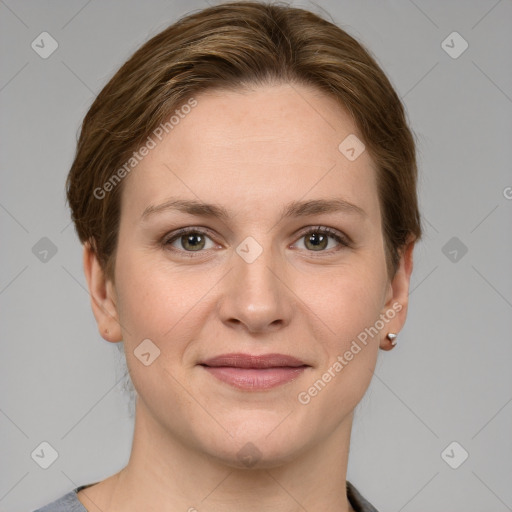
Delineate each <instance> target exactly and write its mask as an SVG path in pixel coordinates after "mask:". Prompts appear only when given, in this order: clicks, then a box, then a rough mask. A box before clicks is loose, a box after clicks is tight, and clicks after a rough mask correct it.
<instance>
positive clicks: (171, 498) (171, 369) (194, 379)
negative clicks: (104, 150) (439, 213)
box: [78, 84, 414, 512]
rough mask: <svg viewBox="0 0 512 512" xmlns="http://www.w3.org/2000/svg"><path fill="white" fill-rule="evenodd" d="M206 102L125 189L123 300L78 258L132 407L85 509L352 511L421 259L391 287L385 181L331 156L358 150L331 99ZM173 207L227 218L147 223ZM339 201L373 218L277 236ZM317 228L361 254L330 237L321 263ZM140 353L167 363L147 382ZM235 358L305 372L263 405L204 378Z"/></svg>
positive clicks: (247, 94) (282, 88) (362, 165)
mask: <svg viewBox="0 0 512 512" xmlns="http://www.w3.org/2000/svg"><path fill="white" fill-rule="evenodd" d="M196 99H197V102H198V104H197V106H196V107H195V108H194V109H193V110H192V111H191V113H190V114H189V115H187V116H186V117H185V118H184V119H183V120H181V121H180V123H179V124H178V125H177V126H175V127H174V129H173V130H172V131H171V132H170V133H169V134H168V135H166V136H165V138H164V139H163V140H162V142H160V143H159V144H158V145H157V147H156V148H155V149H153V150H152V151H150V153H149V154H148V155H147V156H146V157H145V158H144V159H143V160H142V161H141V162H140V163H139V165H138V166H137V168H136V169H135V170H134V171H133V172H132V173H131V174H130V175H129V176H128V177H127V178H126V179H125V182H124V189H123V194H122V208H121V222H120V232H119V245H118V248H117V253H116V264H115V285H114V283H113V282H112V281H111V280H109V279H107V278H106V276H105V274H104V272H103V270H102V268H101V266H100V264H99V263H98V260H97V258H96V257H95V255H94V253H93V251H91V249H90V247H89V246H88V245H87V244H85V246H84V269H85V275H86V278H87V282H88V285H89V290H90V293H91V299H92V300H91V304H92V308H93V312H94V315H95V318H96V320H97V323H98V328H99V331H100V333H101V335H102V336H103V337H104V338H105V339H106V340H107V341H110V342H119V341H121V340H123V341H124V343H125V352H126V355H127V365H128V368H129V371H130V375H131V378H132V380H133V383H134V386H135V388H136V390H137V401H136V418H135V432H134V440H133V446H132V452H131V456H130V460H129V463H128V465H127V466H126V467H125V468H124V469H122V470H121V471H120V472H119V473H117V474H115V475H113V476H111V477H110V478H108V479H106V480H104V481H102V482H100V483H98V484H96V485H94V486H92V487H90V488H88V489H85V490H83V491H81V492H79V493H78V498H79V500H80V501H81V502H82V503H83V504H84V506H85V507H86V508H87V509H88V510H89V511H99V510H101V511H102V512H107V511H114V510H123V511H132V510H133V511H135V510H148V511H152V510H154V511H157V510H164V509H165V510H183V511H186V510H189V509H190V508H191V507H195V508H196V509H197V510H199V511H203V510H204V511H212V512H213V511H220V510H222V511H224V512H226V511H227V512H229V511H231V510H237V511H238V510H244V511H247V512H251V511H261V510H275V511H287V512H295V511H299V510H304V509H306V510H325V511H336V512H339V511H350V510H352V508H351V507H350V505H349V503H348V500H347V497H346V492H345V485H344V484H345V479H346V469H347V464H348V451H349V443H350V432H351V427H352V420H353V411H354V408H355V406H356V405H357V404H358V402H359V401H360V400H361V398H362V397H363V395H364V393H365V392H366V390H367V388H368V385H369V383H370V380H371V377H372V371H373V370H374V368H375V364H376V360H377V355H378V351H379V347H380V348H381V349H383V350H389V349H390V348H391V346H390V342H389V341H388V340H387V339H386V335H387V333H389V332H394V333H398V332H399V331H400V330H401V328H402V326H403V324H404V322H405V318H406V313H407V304H408V291H409V283H410V275H411V271H412V252H413V246H414V243H413V242H411V243H409V245H408V246H407V247H406V248H405V250H404V251H403V253H402V256H401V260H400V266H399V268H398V271H397V272H396V274H395V275H394V276H392V277H390V276H389V275H388V273H387V270H386V259H385V250H384V239H383V234H382V229H381V211H380V206H379V200H378V195H377V186H376V173H375V169H374V164H373V162H372V160H371V158H370V155H369V154H368V152H367V151H365V152H363V153H362V154H361V155H360V156H359V157H358V158H357V159H356V160H355V161H349V160H348V159H347V158H346V157H345V156H344V155H343V154H342V153H341V152H340V151H339V150H338V145H339V144H340V142H341V141H342V140H343V139H344V138H345V137H347V136H348V135H349V134H356V135H357V136H359V132H358V129H357V127H356V125H355V123H354V122H353V120H352V118H351V117H350V116H349V115H348V113H347V112H346V111H345V110H344V109H343V108H341V107H340V106H339V105H338V104H337V103H336V102H335V101H334V100H333V99H332V98H330V97H328V96H326V95H325V94H324V93H322V92H320V91H317V90H316V89H312V88H309V87H306V86H302V85H301V86H299V85H296V84H294V85H293V86H292V85H290V84H279V85H269V86H257V87H256V86H255V87H253V88H251V89H247V90H244V91H242V90H240V91H236V92H235V91H229V92H228V91H220V90H215V91H207V92H204V93H201V94H200V95H197V96H196ZM359 138H360V139H362V137H361V136H359ZM170 197H174V198H181V199H195V200H198V201H202V202H207V203H216V204H219V205H222V206H223V207H224V208H226V209H227V210H228V211H229V213H230V217H229V218H228V219H225V220H220V219H216V218H210V217H205V216H199V215H192V214H188V213H183V212H178V211H174V210H168V211H163V212H159V213H154V214H151V215H149V216H147V218H145V219H141V216H142V214H143V212H144V211H145V209H146V208H148V207H149V206H155V205H160V204H162V203H165V202H166V201H167V200H168V199H169V198H170ZM332 198H342V199H343V200H345V201H348V202H350V203H352V204H354V205H356V206H358V207H359V208H361V209H362V210H363V211H364V214H358V213H354V212H348V211H341V212H334V213H332V212H331V213H317V214H314V215H309V216H306V217H292V218H285V219H282V220H280V212H281V209H282V208H283V207H284V205H286V204H288V203H289V202H291V201H296V200H312V199H332ZM187 226H190V227H194V228H200V227H202V228H209V229H210V230H211V234H208V233H207V234H206V235H204V236H206V238H204V237H203V238H202V239H201V238H200V239H199V242H201V240H204V244H205V245H204V248H203V249H202V250H201V251H199V252H197V251H193V249H192V250H191V249H190V246H189V245H186V240H187V239H186V237H185V240H183V238H180V237H178V238H176V239H174V240H173V241H171V242H170V243H172V246H171V248H170V247H169V245H167V246H165V245H164V244H163V243H162V239H163V238H164V237H165V236H166V235H167V234H169V233H173V232H175V231H176V230H177V229H178V228H182V227H187ZM318 226H329V227H331V228H333V229H334V230H336V231H338V232H340V233H342V234H345V235H346V236H348V237H349V238H350V239H351V244H350V245H349V246H343V245H341V244H340V243H339V242H337V241H336V239H334V238H331V237H330V236H329V238H328V239H327V241H328V242H327V241H326V242H325V245H321V248H320V249H318V250H314V249H315V248H314V247H313V246H312V244H311V243H308V240H309V239H310V236H311V234H309V235H307V234H305V231H306V230H307V228H310V227H313V228H315V227H318ZM248 236H251V237H253V238H254V239H255V240H256V241H257V242H258V243H259V245H260V246H261V248H262V253H261V254H260V256H259V257H258V258H257V259H256V260H255V261H254V262H252V263H247V262H246V261H245V260H244V259H242V258H241V257H240V256H239V255H238V254H237V252H236V248H237V246H238V245H239V244H240V243H241V242H242V241H243V240H244V239H245V238H246V237H248ZM195 243H196V244H197V239H196V241H195ZM327 243H328V245H327ZM184 244H185V245H184ZM199 245H201V244H199ZM201 247H203V246H201ZM172 248H174V249H175V250H174V251H173V250H172ZM187 249H188V252H187ZM337 249H338V250H337ZM180 251H181V252H180ZM190 254H192V256H190ZM396 303H399V304H400V305H401V306H402V309H401V311H400V312H398V313H397V314H396V315H394V318H392V319H390V320H389V322H387V323H386V325H385V327H384V329H382V330H381V331H379V333H378V335H377V336H375V337H373V338H369V342H368V344H367V345H366V346H364V345H362V344H360V345H361V347H362V350H361V351H360V352H358V353H357V355H355V356H354V358H353V359H352V360H351V361H350V362H349V363H348V364H347V365H346V366H345V367H344V368H343V370H342V371H341V372H339V373H338V374H336V377H334V378H332V379H331V381H330V382H329V383H328V384H327V385H326V386H325V387H324V388H323V389H322V390H321V392H319V393H318V394H317V395H316V396H314V397H313V398H311V401H310V402H309V403H308V404H307V405H304V404H301V403H300V402H299V401H298V399H297V396H298V394H299V393H300V392H303V391H307V390H308V388H310V387H311V386H312V385H313V384H314V382H315V381H317V380H318V379H320V378H321V377H322V375H323V374H324V373H325V372H326V371H327V369H328V368H329V367H331V366H332V364H333V363H334V362H335V361H336V360H337V357H338V356H339V355H343V354H344V353H345V352H346V351H347V350H348V349H349V348H350V345H351V343H352V341H353V340H354V339H356V337H357V335H358V334H359V333H361V332H362V331H364V329H365V328H368V327H370V326H373V325H374V324H375V322H376V320H378V319H379V315H381V314H386V312H387V311H388V310H390V309H392V305H393V304H396ZM107 331H108V333H107ZM147 338H149V339H150V340H152V342H153V343H154V344H155V345H156V346H157V347H158V348H159V349H160V356H159V357H157V358H156V359H155V360H154V362H153V363H152V364H150V365H149V366H145V365H144V364H142V363H141V361H140V360H139V359H138V358H137V357H135V355H134V350H135V349H136V348H137V346H138V345H139V344H140V343H141V341H142V340H144V339H147ZM228 352H244V353H250V354H267V353H282V354H288V355H292V356H295V357H297V358H299V359H301V360H302V361H304V362H305V363H307V364H308V365H310V368H308V369H307V370H306V371H304V372H303V373H302V374H301V375H300V376H299V377H297V378H296V379H295V380H292V381H291V382H288V383H286V384H284V385H281V386H278V387H276V388H273V389H270V390H265V391H257V392H254V391H244V390H238V389H235V388H232V387H230V386H229V385H227V384H225V383H223V382H220V381H218V380H217V379H215V378H214V377H212V376H211V375H209V374H208V372H206V371H205V370H204V368H202V367H200V366H198V363H199V362H200V361H201V360H204V359H206V358H208V357H213V356H216V355H220V354H223V353H228ZM247 443H252V444H253V445H254V446H255V447H257V450H258V455H257V458H258V462H257V464H256V465H255V466H252V467H250V468H249V467H247V466H244V464H243V463H242V462H241V461H240V460H239V458H238V457H237V454H238V452H239V451H240V450H241V449H243V447H244V446H245V445H246V444H247Z"/></svg>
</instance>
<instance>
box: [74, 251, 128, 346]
mask: <svg viewBox="0 0 512 512" xmlns="http://www.w3.org/2000/svg"><path fill="white" fill-rule="evenodd" d="M83 256H84V273H85V278H86V279H87V284H88V287H89V294H90V297H91V306H92V312H93V314H94V318H96V323H97V324H98V330H99V333H100V335H101V337H102V338H103V339H104V340H106V341H110V342H112V343H117V342H119V341H122V340H123V336H122V332H121V326H120V324H119V315H118V311H117V306H116V296H115V288H114V285H113V284H112V281H111V280H109V279H107V278H106V276H105V273H104V271H103V269H102V267H101V265H100V263H99V261H98V258H97V256H96V253H95V252H94V250H93V249H92V247H91V244H90V243H89V242H86V243H85V244H84V253H83Z"/></svg>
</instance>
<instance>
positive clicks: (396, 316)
mask: <svg viewBox="0 0 512 512" xmlns="http://www.w3.org/2000/svg"><path fill="white" fill-rule="evenodd" d="M414 244H415V240H412V241H409V242H408V243H407V244H406V245H405V247H404V248H403V249H402V251H401V254H400V262H399V266H398V269H397V271H396V274H395V275H394V276H393V278H392V279H391V281H390V283H389V285H388V292H387V295H386V303H385V306H384V309H383V311H382V313H383V314H384V315H385V317H386V318H390V320H389V322H388V323H387V324H386V327H385V328H384V329H383V331H382V336H381V340H380V348H381V349H382V350H391V349H392V348H393V345H391V343H390V342H389V340H388V339H387V338H386V336H387V335H388V333H394V334H398V333H399V332H400V331H401V330H402V328H403V326H404V324H405V319H406V318H407V308H408V306H409V285H410V281H411V272H412V267H413V258H412V253H413V250H414Z"/></svg>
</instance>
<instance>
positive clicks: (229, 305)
mask: <svg viewBox="0 0 512 512" xmlns="http://www.w3.org/2000/svg"><path fill="white" fill-rule="evenodd" d="M254 251H256V252H254ZM260 251H261V252H260ZM251 252H252V254H251ZM258 253H259V255H257V254H258ZM256 255H257V257H256V258H255V259H253V258H254V257H255V256H256ZM288 274H289V269H287V267H286V264H285V262H284V261H282V256H281V257H279V255H277V254H275V253H273V252H272V250H271V249H270V248H264V247H263V244H261V245H260V244H255V243H254V239H252V240H250V241H249V242H248V243H246V244H245V245H244V243H242V244H240V246H239V247H238V251H237V252H236V253H234V254H233V258H232V269H231V271H230V272H229V273H228V275H227V276H226V279H225V280H223V289H222V296H221V297H220V301H219V302H218V312H219V315H220V317H221V319H222V321H223V322H224V323H225V324H226V325H228V326H229V327H231V328H236V329H242V330H246V331H248V332H250V333H258V332H260V333H264V332H273V331H276V330H279V329H282V328H283V327H285V326H286V325H288V324H289V323H290V321H291V318H292V314H293V311H294V308H293V302H294V300H296V298H295V296H294V294H293V292H292V290H291V288H290V283H289V276H288Z"/></svg>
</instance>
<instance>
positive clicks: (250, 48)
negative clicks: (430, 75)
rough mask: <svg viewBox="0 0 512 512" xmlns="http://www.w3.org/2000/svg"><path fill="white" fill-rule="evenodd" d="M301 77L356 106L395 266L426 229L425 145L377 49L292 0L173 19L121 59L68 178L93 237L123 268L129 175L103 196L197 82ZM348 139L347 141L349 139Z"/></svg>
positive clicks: (216, 84) (73, 203) (87, 236)
mask: <svg viewBox="0 0 512 512" xmlns="http://www.w3.org/2000/svg"><path fill="white" fill-rule="evenodd" d="M270 83H296V84H304V85H310V86H314V87H316V88H317V89H319V90H321V91H323V92H325V93H326V94H327V95H329V96H330V97H333V98H335V99H336V100H337V101H338V102H340V104H342V105H343V106H344V107H345V108H346V109H347V110H348V112H349V113H350V114H351V115H352V116H353V118H354V121H355V122H356V124H357V126H358V128H359V130H360V132H361V134H362V136H363V139H364V143H365V145H366V148H367V149H368V151H369V153H370V155H371V157H372V159H373V161H374V162H375V164H376V168H377V174H378V176H377V182H378V190H379V201H380V205H381V211H382V229H383V236H384V238H385V243H386V259H387V265H388V270H389V273H390V275H394V273H395V272H396V269H397V266H398V263H399V259H400V252H401V250H402V249H403V248H404V247H405V245H406V243H407V242H408V241H409V240H410V239H416V240H418V239H419V238H420V237H421V223H420V214H419V210H418V202H417V192H416V182H417V167H416V151H415V143H414V139H413V136H412V133H411V131H410V129H409V127H408V124H407V121H406V118H405V113H404V108H403V105H402V103H401V101H400V99H399V97H398V95H397V94H396V92H395V91H394V89H393V87H392V85H391V83H390V82H389V80H388V78H387V77H386V75H385V74H384V72H383V71H382V70H381V68H380V67H379V66H378V64H377V63H376V61H375V60H374V58H373V57H372V56H371V55H370V54H369V52H368V51H367V50H366V49H365V48H363V46H362V45H361V44H360V43H358V42H357V41H356V40H355V39H354V38H353V37H351V36H350V35H349V34H347V33H346V32H345V31H343V30H342V29H341V28H339V27H337V26H336V25H334V24H333V23H330V22H328V21H326V20H324V19H322V18H321V17H319V16H317V15H315V14H313V13H311V12H309V11H306V10H303V9H299V8H294V7H290V6H289V5H286V4H265V3H260V2H230V3H224V4H220V5H217V6H214V7H209V8H206V9H203V10H201V11H199V12H196V13H193V14H190V15H188V16H186V17H184V18H182V19H180V20H179V21H178V22H176V23H174V24H173V25H171V26H169V27H168V28H167V29H165V30H163V31H162V32H160V33H159V34H157V35H156V36H154V37H153V38H152V39H150V40H149V41H148V42H146V43H145V44H144V45H143V46H142V47H140V48H139V49H138V50H137V51H136V52H135V53H134V54H133V56H132V57H131V58H130V59H129V60H128V61H127V62H126V63H125V64H124V65H123V66H122V67H121V68H120V69H119V70H118V71H117V73H116V74H115V75H114V76H113V77H112V79H111V80H110V81H109V82H108V83H107V85H106V86H105V87H104V88H103V90H102V91H101V92H100V93H99V95H98V96H97V98H96V99H95V101H94V103H93V104H92V106H91V108H90V109H89V111H88V113H87V115H86V116H85V119H84V121H83V124H82V129H81V133H80V137H79V140H78V144H77V150H76V155H75V159H74V162H73V164H72V167H71V170H70V172H69V175H68V178H67V182H66V187H67V198H68V203H69V205H70V208H71V212H72V219H73V221H74V223H75V227H76V230H77V233H78V236H79V238H80V241H81V242H82V243H84V242H86V241H89V242H91V245H92V247H93V250H94V251H95V253H96V255H97V257H98V259H99V261H100V263H101V264H102V267H103V268H104V270H105V271H106V273H107V276H108V277H109V278H111V279H113V278H114V272H113V269H114V263H115V251H116V246H117V237H118V230H119V220H120V205H121V192H122V188H123V187H122V185H123V183H122V182H121V183H119V186H115V187H113V188H112V190H111V191H110V192H109V193H108V194H105V197H103V198H101V199H98V197H97V194H96V193H95V190H98V188H101V187H102V186H103V185H104V184H105V183H106V182H108V181H109V179H110V178H111V177H112V176H113V173H114V172H115V171H116V170H117V169H119V168H120V167H121V166H122V165H123V164H124V163H125V162H126V161H127V160H129V159H130V157H131V156H132V154H133V152H134V151H135V150H136V149H137V148H138V147H140V146H141V145H142V143H143V142H144V141H145V139H146V138H147V137H148V136H149V134H151V133H152V131H153V130H154V129H155V128H156V127H157V126H158V125H160V124H161V123H162V122H164V120H165V119H167V118H168V117H169V116H170V115H172V114H173V113H174V110H175V109H176V108H177V107H178V106H179V105H180V104H182V103H184V102H185V101H186V100H187V99H189V98H190V97H191V95H193V94H198V93H199V92H201V91H204V90H206V89H212V88H219V89H236V88H241V87H244V86H246V85H249V84H270ZM340 142H341V141H340Z"/></svg>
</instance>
